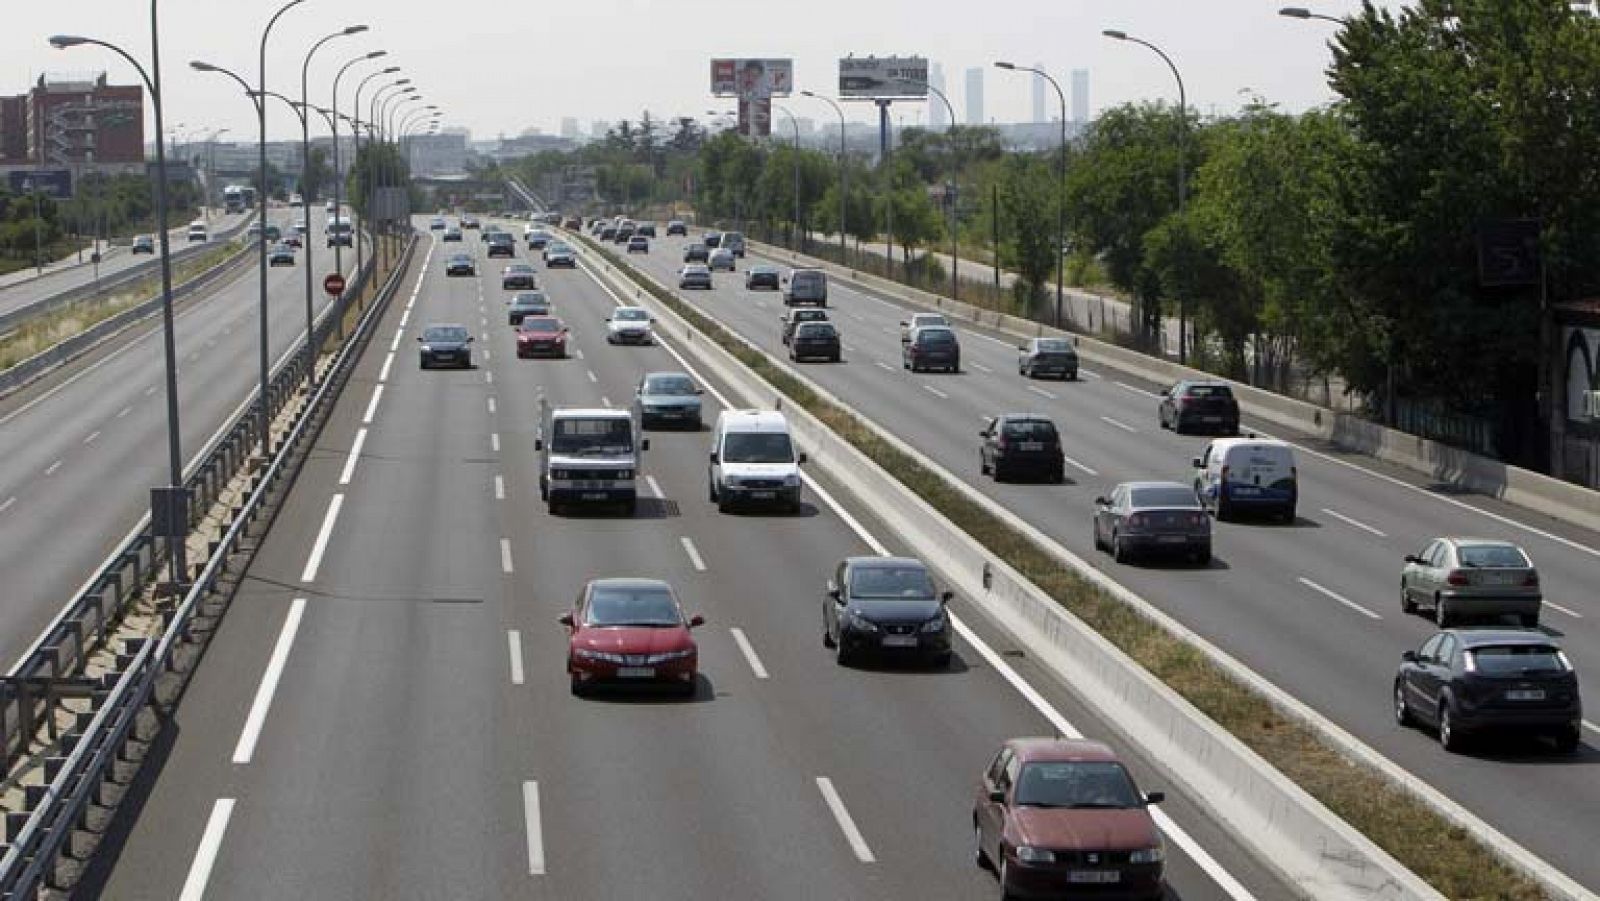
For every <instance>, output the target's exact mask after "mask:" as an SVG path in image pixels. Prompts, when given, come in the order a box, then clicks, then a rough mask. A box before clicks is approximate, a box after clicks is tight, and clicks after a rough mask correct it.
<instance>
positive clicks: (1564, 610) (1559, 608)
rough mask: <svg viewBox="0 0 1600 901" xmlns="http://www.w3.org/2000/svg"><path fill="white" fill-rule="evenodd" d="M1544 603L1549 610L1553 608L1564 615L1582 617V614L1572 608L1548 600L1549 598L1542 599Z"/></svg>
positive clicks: (1575, 617)
mask: <svg viewBox="0 0 1600 901" xmlns="http://www.w3.org/2000/svg"><path fill="white" fill-rule="evenodd" d="M1544 605H1545V606H1546V607H1549V608H1550V609H1551V610H1554V611H1556V612H1558V613H1565V614H1566V615H1568V616H1570V617H1572V618H1573V619H1583V614H1581V613H1579V612H1578V611H1576V610H1572V609H1569V608H1567V607H1563V606H1561V605H1560V604H1557V603H1556V602H1555V601H1552V600H1550V599H1549V598H1545V599H1544Z"/></svg>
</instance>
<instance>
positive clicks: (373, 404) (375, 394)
mask: <svg viewBox="0 0 1600 901" xmlns="http://www.w3.org/2000/svg"><path fill="white" fill-rule="evenodd" d="M382 398H383V386H382V385H378V386H377V387H375V388H373V389H372V400H371V401H369V402H368V403H367V414H366V415H365V416H363V417H361V424H362V425H372V417H374V416H377V415H378V401H379V400H381V399H382Z"/></svg>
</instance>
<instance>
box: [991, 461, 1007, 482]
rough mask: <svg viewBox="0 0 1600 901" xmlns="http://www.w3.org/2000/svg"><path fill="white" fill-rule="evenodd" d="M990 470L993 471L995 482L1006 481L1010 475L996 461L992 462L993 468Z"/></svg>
mask: <svg viewBox="0 0 1600 901" xmlns="http://www.w3.org/2000/svg"><path fill="white" fill-rule="evenodd" d="M990 468H991V469H993V470H994V480H995V481H996V482H1004V481H1007V480H1008V476H1010V475H1011V474H1010V473H1008V472H1006V470H1005V468H1004V467H1002V466H1001V465H1000V461H999V460H998V459H997V460H995V461H994V466H992V467H990Z"/></svg>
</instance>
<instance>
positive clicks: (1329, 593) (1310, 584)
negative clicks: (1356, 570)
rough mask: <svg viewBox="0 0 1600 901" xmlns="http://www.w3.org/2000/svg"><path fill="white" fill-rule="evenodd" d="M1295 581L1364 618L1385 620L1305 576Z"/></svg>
mask: <svg viewBox="0 0 1600 901" xmlns="http://www.w3.org/2000/svg"><path fill="white" fill-rule="evenodd" d="M1295 581H1297V582H1299V583H1300V584H1301V585H1304V586H1305V587H1307V588H1309V589H1311V590H1312V591H1315V592H1316V593H1318V594H1320V595H1322V596H1324V597H1329V598H1332V599H1334V600H1336V601H1338V602H1339V603H1341V604H1343V605H1345V606H1346V607H1349V608H1350V609H1351V610H1354V611H1356V612H1357V613H1359V614H1361V615H1362V616H1365V617H1367V618H1368V619H1383V617H1382V616H1380V615H1378V614H1377V613H1375V612H1373V611H1371V610H1368V609H1367V608H1365V607H1363V606H1361V605H1360V604H1357V603H1356V602H1355V601H1352V600H1350V599H1349V598H1347V597H1345V596H1344V595H1342V594H1340V593H1338V592H1337V591H1331V590H1329V589H1327V588H1323V587H1322V586H1321V585H1318V584H1317V583H1315V582H1313V581H1311V580H1310V579H1307V578H1306V577H1304V576H1301V577H1300V578H1298V579H1296V580H1295Z"/></svg>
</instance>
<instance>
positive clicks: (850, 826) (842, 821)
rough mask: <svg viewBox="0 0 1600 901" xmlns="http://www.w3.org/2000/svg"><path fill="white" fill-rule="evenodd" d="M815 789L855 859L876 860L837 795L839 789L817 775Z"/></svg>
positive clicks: (864, 861)
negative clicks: (831, 814)
mask: <svg viewBox="0 0 1600 901" xmlns="http://www.w3.org/2000/svg"><path fill="white" fill-rule="evenodd" d="M817 790H818V791H821V792H822V800H823V801H825V802H827V805H828V809H829V810H831V811H833V818H834V819H835V820H836V821H838V823H839V831H841V832H843V833H844V838H845V841H847V842H849V843H850V850H852V851H854V852H855V855H856V859H857V860H859V861H861V862H862V863H872V862H873V861H875V860H877V858H875V857H873V856H872V849H871V848H869V847H867V840H866V839H864V838H862V837H861V830H860V829H857V828H856V821H855V820H853V819H851V818H850V811H849V810H846V809H845V806H844V799H842V798H840V797H839V791H838V790H837V789H835V788H834V787H833V780H832V779H829V778H828V777H827V776H818V777H817Z"/></svg>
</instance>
